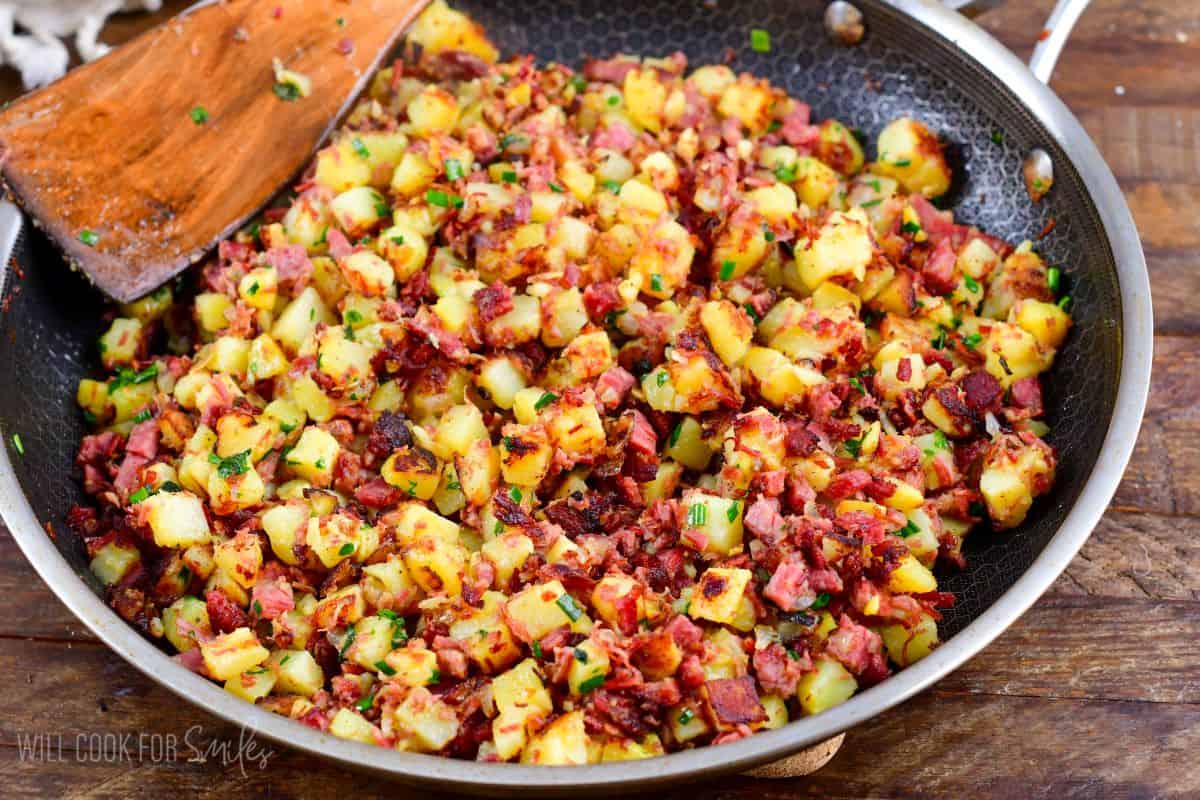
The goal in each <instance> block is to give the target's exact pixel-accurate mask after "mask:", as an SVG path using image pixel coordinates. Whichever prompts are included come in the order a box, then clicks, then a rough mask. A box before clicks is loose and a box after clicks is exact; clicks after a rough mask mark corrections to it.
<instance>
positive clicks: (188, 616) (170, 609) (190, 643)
mask: <svg viewBox="0 0 1200 800" xmlns="http://www.w3.org/2000/svg"><path fill="white" fill-rule="evenodd" d="M162 621H163V634H164V635H165V636H166V637H167V641H168V642H170V643H171V645H172V646H173V647H174V648H175V649H176V650H178V651H179V652H180V653H183V652H186V651H188V650H193V649H195V648H196V647H197V646H198V645H199V643H200V641H201V640H203V639H206V638H209V637H210V636H211V635H212V625H211V624H210V622H209V619H208V606H207V605H206V604H205V602H204V601H203V600H201V599H200V598H198V597H192V596H190V595H188V596H184V597H181V598H179V599H178V600H176V601H175V602H174V603H172V604H171V605H169V606H167V607H166V608H165V609H163V614H162Z"/></svg>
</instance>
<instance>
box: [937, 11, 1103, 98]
mask: <svg viewBox="0 0 1200 800" xmlns="http://www.w3.org/2000/svg"><path fill="white" fill-rule="evenodd" d="M942 1H943V4H944V5H945V6H946V7H947V8H951V9H954V10H955V11H957V12H959V13H960V14H963V15H964V16H967V17H975V16H977V15H979V14H982V13H983V12H984V11H987V10H988V9H991V8H996V7H997V6H999V5H1002V4H1003V3H1004V0H942ZM1090 2H1091V0H1058V2H1057V3H1055V4H1054V10H1053V11H1051V12H1050V18H1049V19H1047V20H1046V25H1045V27H1044V28H1043V29H1042V35H1041V36H1039V37H1038V43H1037V44H1036V45H1035V46H1034V48H1033V56H1031V57H1030V59H1029V69H1030V71H1031V72H1033V74H1034V76H1035V77H1036V78H1037V79H1038V80H1039V81H1041V82H1042V83H1049V82H1050V75H1051V74H1052V73H1053V72H1054V65H1055V64H1056V63H1057V62H1058V57H1059V56H1060V55H1062V51H1063V48H1064V47H1065V46H1066V44H1067V37H1069V36H1070V35H1071V29H1072V28H1074V27H1075V23H1076V22H1078V21H1079V17H1080V15H1082V14H1083V10H1084V9H1085V8H1087V7H1088V3H1090Z"/></svg>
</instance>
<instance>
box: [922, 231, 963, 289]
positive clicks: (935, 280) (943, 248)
mask: <svg viewBox="0 0 1200 800" xmlns="http://www.w3.org/2000/svg"><path fill="white" fill-rule="evenodd" d="M957 258H958V257H957V256H956V255H955V253H954V247H953V246H952V245H951V244H950V240H949V239H942V240H941V241H940V242H938V243H937V246H936V247H934V248H933V252H932V253H930V254H929V258H927V259H925V266H923V267H921V278H922V279H923V280H924V281H925V289H926V290H927V291H928V292H929V293H930V294H936V295H943V294H949V293H950V292H952V291H954V287H955V281H954V264H955V262H956V260H957Z"/></svg>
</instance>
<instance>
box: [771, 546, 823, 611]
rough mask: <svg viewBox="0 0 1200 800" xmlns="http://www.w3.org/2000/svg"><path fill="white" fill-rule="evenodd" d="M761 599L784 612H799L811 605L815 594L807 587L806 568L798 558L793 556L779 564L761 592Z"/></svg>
mask: <svg viewBox="0 0 1200 800" xmlns="http://www.w3.org/2000/svg"><path fill="white" fill-rule="evenodd" d="M763 597H765V598H767V599H768V600H770V601H771V602H772V603H774V604H775V605H777V606H779V607H780V608H781V609H782V610H784V611H800V610H801V609H805V608H808V607H809V606H811V605H812V604H813V601H814V600H816V599H817V593H816V592H814V591H813V590H812V587H811V586H809V583H808V567H807V566H806V565H805V564H804V561H803V559H801V558H800V556H798V555H793V556H791V557H789V558H788V559H787V560H785V561H781V562H780V563H779V566H778V567H776V568H775V574H774V575H772V576H771V580H769V581H768V582H767V588H765V589H764V590H763Z"/></svg>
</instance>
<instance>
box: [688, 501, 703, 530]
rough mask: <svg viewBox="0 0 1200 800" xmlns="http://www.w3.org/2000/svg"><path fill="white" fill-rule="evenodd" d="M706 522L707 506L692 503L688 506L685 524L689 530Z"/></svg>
mask: <svg viewBox="0 0 1200 800" xmlns="http://www.w3.org/2000/svg"><path fill="white" fill-rule="evenodd" d="M707 522H708V506H706V505H704V503H692V504H691V505H690V506H688V514H687V524H688V527H689V528H699V527H700V526H701V525H704V524H705V523H707Z"/></svg>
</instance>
